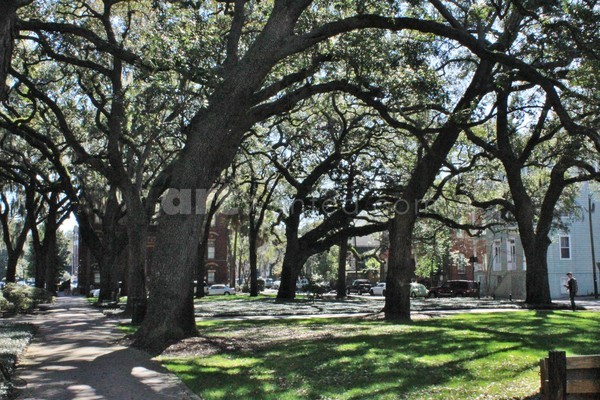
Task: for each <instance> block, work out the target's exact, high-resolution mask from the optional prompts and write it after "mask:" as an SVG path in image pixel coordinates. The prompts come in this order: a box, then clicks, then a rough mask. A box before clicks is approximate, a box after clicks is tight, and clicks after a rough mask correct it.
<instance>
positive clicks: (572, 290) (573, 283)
mask: <svg viewBox="0 0 600 400" xmlns="http://www.w3.org/2000/svg"><path fill="white" fill-rule="evenodd" d="M567 276H568V277H569V280H568V281H567V284H566V285H564V286H565V287H566V288H567V290H568V291H569V298H570V299H571V309H572V310H573V311H575V310H576V309H577V306H575V295H576V294H577V279H575V278H573V273H572V272H567Z"/></svg>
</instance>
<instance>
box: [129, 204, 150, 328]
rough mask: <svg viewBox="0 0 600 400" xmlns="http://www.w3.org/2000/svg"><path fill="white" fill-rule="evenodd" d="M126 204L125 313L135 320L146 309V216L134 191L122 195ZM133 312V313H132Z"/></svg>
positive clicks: (142, 314)
mask: <svg viewBox="0 0 600 400" xmlns="http://www.w3.org/2000/svg"><path fill="white" fill-rule="evenodd" d="M124 197H125V201H126V205H127V239H128V240H127V279H126V281H127V305H126V307H125V313H126V314H127V315H131V316H132V317H134V318H133V319H134V320H135V321H136V322H139V321H141V320H142V319H143V318H144V313H145V309H146V302H147V293H146V257H147V244H148V218H147V216H146V211H145V209H144V207H143V205H142V203H141V201H140V199H139V196H136V194H135V193H129V194H127V195H125V196H124ZM134 314H135V315H134Z"/></svg>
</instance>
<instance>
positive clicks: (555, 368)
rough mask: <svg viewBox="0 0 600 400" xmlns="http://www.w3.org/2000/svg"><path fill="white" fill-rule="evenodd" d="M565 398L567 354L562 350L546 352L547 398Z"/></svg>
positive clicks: (553, 399)
mask: <svg viewBox="0 0 600 400" xmlns="http://www.w3.org/2000/svg"><path fill="white" fill-rule="evenodd" d="M566 398H567V354H566V353H565V352H564V351H550V352H549V353H548V400H565V399H566Z"/></svg>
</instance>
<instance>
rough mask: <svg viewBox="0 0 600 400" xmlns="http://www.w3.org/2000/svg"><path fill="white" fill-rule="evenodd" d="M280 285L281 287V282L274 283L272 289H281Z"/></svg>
mask: <svg viewBox="0 0 600 400" xmlns="http://www.w3.org/2000/svg"><path fill="white" fill-rule="evenodd" d="M280 285H281V281H273V284H272V285H271V289H279V286H280Z"/></svg>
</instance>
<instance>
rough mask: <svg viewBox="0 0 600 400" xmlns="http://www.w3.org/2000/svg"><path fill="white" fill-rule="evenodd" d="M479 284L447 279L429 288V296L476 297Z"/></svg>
mask: <svg viewBox="0 0 600 400" xmlns="http://www.w3.org/2000/svg"><path fill="white" fill-rule="evenodd" d="M478 294H479V284H478V283H477V282H475V281H464V280H462V281H458V280H457V281H447V282H446V283H444V284H443V285H442V286H436V287H432V288H430V289H429V297H476V296H477V295H478Z"/></svg>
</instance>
